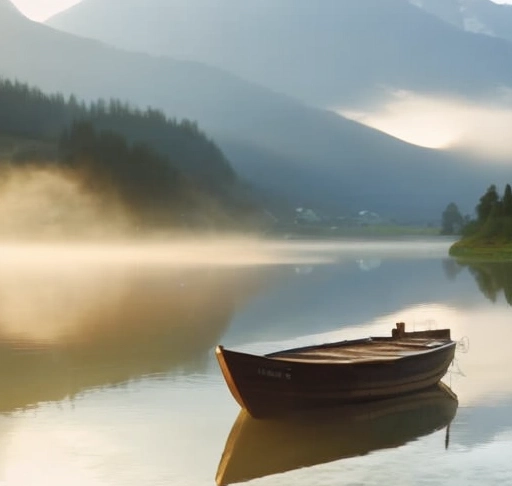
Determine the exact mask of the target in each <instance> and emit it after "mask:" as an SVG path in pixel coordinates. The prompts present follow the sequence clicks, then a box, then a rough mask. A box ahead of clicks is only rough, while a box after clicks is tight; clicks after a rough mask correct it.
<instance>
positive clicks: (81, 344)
mask: <svg viewBox="0 0 512 486" xmlns="http://www.w3.org/2000/svg"><path fill="white" fill-rule="evenodd" d="M259 285H260V283H259V277H258V273H257V271H256V270H254V271H253V272H248V271H246V272H244V273H243V275H242V274H240V273H238V272H236V270H234V269H211V268H210V269H206V270H205V269H188V270H185V269H172V268H165V269H157V268H154V267H150V268H147V267H144V266H137V265H132V266H118V267H115V268H108V269H107V270H105V269H104V268H103V267H102V266H98V265H96V266H94V265H93V266H91V267H89V268H87V269H86V268H83V267H81V268H80V269H78V270H77V269H73V268H71V269H70V268H69V267H66V268H59V267H55V266H51V265H50V266H47V267H44V268H42V267H40V268H28V267H14V268H9V269H4V271H3V272H2V274H1V275H0V386H1V387H2V390H4V392H3V393H2V395H1V396H0V412H9V411H12V410H15V409H17V408H24V407H27V406H29V405H33V404H36V403H38V402H41V401H56V400H62V399H64V398H67V397H73V396H75V395H76V394H78V393H80V392H82V391H84V390H87V389H90V388H95V387H100V386H112V385H116V384H119V383H123V382H126V381H129V380H133V379H137V378H140V377H142V376H145V375H148V374H158V373H165V372H168V371H169V370H171V369H173V368H174V369H176V368H178V369H180V368H185V367H186V368H187V370H189V369H190V368H193V370H195V371H197V370H200V369H201V366H205V363H206V361H207V357H208V351H209V349H210V348H212V347H213V346H214V345H215V344H216V343H217V342H218V341H219V338H220V336H221V335H222V333H223V332H224V331H225V329H226V327H227V326H228V324H229V323H230V321H231V318H232V315H233V312H234V311H235V309H236V307H237V305H238V304H239V303H240V302H242V301H243V300H244V299H246V298H247V297H248V296H249V295H251V294H252V293H253V292H254V291H255V289H257V288H258V286H259Z"/></svg>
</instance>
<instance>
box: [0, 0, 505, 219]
mask: <svg viewBox="0 0 512 486" xmlns="http://www.w3.org/2000/svg"><path fill="white" fill-rule="evenodd" d="M2 4H3V7H2V8H3V9H4V10H5V11H6V12H7V10H9V9H8V8H6V5H8V4H9V2H8V1H7V0H0V5H2ZM8 13H9V15H7V13H6V14H4V12H2V16H1V17H0V66H1V68H0V76H2V77H6V78H10V79H14V78H17V79H19V80H21V81H23V82H28V83H30V84H32V85H35V86H38V87H39V88H40V89H42V90H44V91H46V92H50V93H54V92H61V93H63V94H64V95H66V96H67V95H70V94H72V93H74V94H76V95H77V96H78V97H79V98H85V99H89V100H92V99H94V100H96V99H97V98H100V97H104V98H110V97H115V98H119V99H121V100H128V101H130V102H131V103H132V104H134V105H137V106H139V107H146V106H148V105H150V106H153V107H157V108H160V109H162V110H164V111H165V113H166V114H167V116H171V117H176V118H178V119H180V118H189V119H192V120H198V121H199V124H200V127H201V128H202V129H203V130H205V131H206V132H207V133H208V135H209V136H212V137H214V139H215V141H216V142H218V143H219V144H220V146H221V148H222V150H223V151H224V152H225V153H226V154H227V156H228V157H229V159H230V162H231V163H232V165H233V167H234V169H235V170H236V171H237V172H238V173H239V174H241V175H242V176H244V175H246V176H248V177H249V176H250V181H249V182H251V183H253V184H258V185H260V186H263V187H271V188H272V189H273V190H274V192H275V193H277V194H279V195H284V196H286V197H287V198H288V199H289V200H290V202H291V204H293V205H301V206H304V205H306V206H311V207H316V208H319V209H325V210H329V211H330V212H331V214H332V213H338V214H340V213H341V214H346V212H347V211H358V210H361V209H371V210H373V211H378V212H381V213H382V214H384V215H386V216H390V217H395V218H398V219H400V220H411V219H416V220H423V221H424V220H426V219H429V220H432V219H437V218H439V217H440V214H441V212H442V210H443V209H444V207H445V206H446V205H447V204H448V203H449V202H450V201H456V202H457V203H458V204H459V207H461V209H462V210H470V208H471V209H472V205H473V202H474V200H475V197H477V196H478V194H480V192H481V190H482V187H483V186H485V185H489V184H491V183H493V182H494V181H496V180H501V178H503V176H501V175H500V174H501V173H503V172H506V168H503V169H500V170H498V169H492V168H490V167H482V166H477V165H471V164H468V163H466V161H465V160H462V159H461V158H457V157H455V156H451V155H449V154H444V153H442V152H437V151H433V150H428V149H421V148H418V147H415V146H412V145H408V144H406V143H403V142H401V141H399V140H397V139H394V138H392V137H389V136H387V135H384V134H382V133H381V132H378V131H376V130H373V129H369V128H367V127H364V126H363V125H360V124H357V123H355V122H352V121H349V120H347V119H345V118H342V117H340V116H338V115H335V114H334V113H331V112H327V111H322V110H319V109H315V108H310V107H307V106H305V105H303V104H301V103H299V102H297V101H295V100H294V99H293V98H290V97H286V96H283V95H280V94H277V93H275V92H272V91H270V90H268V89H266V88H262V87H260V86H258V85H255V84H252V83H249V82H246V81H243V80H242V79H240V78H238V77H236V76H233V75H231V74H229V73H227V72H225V71H222V70H220V69H216V68H212V67H209V66H207V65H204V64H200V63H195V62H185V61H177V60H174V59H171V58H166V57H152V56H150V55H147V54H142V53H131V52H128V51H124V50H120V49H117V48H113V47H109V46H107V45H105V44H103V43H101V42H99V41H94V40H88V39H84V38H80V37H77V36H74V35H70V34H66V33H63V32H59V31H56V30H54V29H52V28H50V27H48V26H46V25H41V24H37V23H35V22H31V21H29V20H27V19H26V18H24V17H22V16H21V15H19V14H18V13H17V12H8Z"/></svg>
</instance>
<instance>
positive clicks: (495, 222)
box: [450, 184, 512, 260]
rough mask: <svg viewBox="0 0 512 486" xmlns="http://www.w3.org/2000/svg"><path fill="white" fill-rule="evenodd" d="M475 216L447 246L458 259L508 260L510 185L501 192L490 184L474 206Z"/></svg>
mask: <svg viewBox="0 0 512 486" xmlns="http://www.w3.org/2000/svg"><path fill="white" fill-rule="evenodd" d="M476 214H477V217H476V219H473V220H469V221H468V222H467V223H466V224H465V226H464V227H463V228H462V238H461V239H460V240H459V241H457V242H455V243H454V244H453V245H452V246H451V248H450V255H451V256H454V257H457V258H459V259H476V260H512V189H511V187H510V184H507V185H506V187H505V191H504V193H503V196H501V197H500V196H499V194H498V191H497V189H496V186H495V185H491V186H490V187H489V188H488V189H487V191H486V192H485V194H484V195H483V196H482V197H481V198H480V200H479V203H478V204H477V206H476Z"/></svg>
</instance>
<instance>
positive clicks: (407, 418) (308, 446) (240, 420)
mask: <svg viewBox="0 0 512 486" xmlns="http://www.w3.org/2000/svg"><path fill="white" fill-rule="evenodd" d="M457 406H458V402H457V398H456V396H455V395H454V394H453V392H452V391H451V390H450V389H449V388H448V387H446V386H445V385H443V384H439V385H438V386H436V387H434V388H431V389H429V390H425V391H422V392H420V393H416V394H413V395H408V396H402V397H399V398H394V399H389V400H384V401H379V402H373V403H365V404H359V405H351V406H344V407H339V408H335V409H330V410H321V411H309V412H302V413H300V414H294V415H292V416H289V417H286V418H283V419H272V420H255V419H253V418H251V417H250V416H249V415H248V414H247V413H246V412H245V411H242V412H240V414H239V415H238V417H237V419H236V421H235V423H234V425H233V427H232V429H231V432H230V434H229V437H228V439H227V442H226V445H225V449H224V452H223V454H222V458H221V461H220V464H219V467H218V471H217V476H216V481H217V484H219V485H226V484H231V483H237V482H242V481H248V480H251V479H254V478H259V477H263V476H268V475H271V474H277V473H282V472H286V471H291V470H294V469H298V468H302V467H309V466H313V465H316V464H323V463H327V462H331V461H335V460H338V459H343V458H349V457H354V456H360V455H364V454H367V453H369V452H372V451H376V450H379V449H386V448H394V447H398V446H400V445H403V444H405V443H407V442H409V441H411V440H414V439H416V438H418V437H421V436H424V435H427V434H430V433H432V432H434V431H436V430H439V429H440V428H443V427H446V426H448V425H449V424H450V422H451V421H452V420H453V418H454V417H455V414H456V412H457ZM448 440H449V433H448V429H447V433H446V439H445V444H443V445H440V447H445V446H446V447H448Z"/></svg>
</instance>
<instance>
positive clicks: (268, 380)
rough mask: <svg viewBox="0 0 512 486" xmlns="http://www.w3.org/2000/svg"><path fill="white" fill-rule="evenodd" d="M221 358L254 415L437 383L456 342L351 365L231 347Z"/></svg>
mask: <svg viewBox="0 0 512 486" xmlns="http://www.w3.org/2000/svg"><path fill="white" fill-rule="evenodd" d="M216 353H217V359H218V361H219V364H220V367H221V370H222V373H223V375H224V378H225V380H226V382H227V384H228V387H229V389H230V391H231V393H232V395H233V396H234V398H235V399H236V401H237V402H238V403H239V404H240V406H241V407H242V408H244V409H246V410H247V411H248V412H249V414H250V415H251V416H252V417H254V418H264V417H269V416H273V415H278V414H281V413H283V412H286V411H288V410H293V409H307V408H316V407H321V406H333V405H336V404H342V403H357V402H365V401H372V400H379V399H384V398H389V397H395V396H399V395H405V394H408V393H413V392H416V391H419V390H423V389H425V388H428V387H431V386H433V385H435V384H436V383H438V382H439V381H440V380H441V378H442V377H443V376H444V375H445V373H446V371H447V370H448V367H449V366H450V364H451V362H452V360H453V357H454V353H455V343H454V342H453V341H449V342H447V343H446V344H445V345H443V346H441V347H437V348H435V349H432V350H430V351H428V352H423V353H419V354H411V355H409V356H403V357H400V358H399V359H393V360H378V361H366V362H364V361H363V362H352V363H334V362H333V363H314V362H301V361H287V360H279V359H275V358H272V357H270V356H256V355H251V354H246V353H240V352H237V351H231V350H226V349H224V348H223V347H222V346H218V347H217V350H216Z"/></svg>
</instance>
